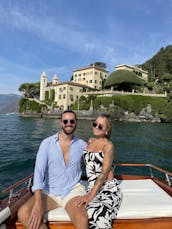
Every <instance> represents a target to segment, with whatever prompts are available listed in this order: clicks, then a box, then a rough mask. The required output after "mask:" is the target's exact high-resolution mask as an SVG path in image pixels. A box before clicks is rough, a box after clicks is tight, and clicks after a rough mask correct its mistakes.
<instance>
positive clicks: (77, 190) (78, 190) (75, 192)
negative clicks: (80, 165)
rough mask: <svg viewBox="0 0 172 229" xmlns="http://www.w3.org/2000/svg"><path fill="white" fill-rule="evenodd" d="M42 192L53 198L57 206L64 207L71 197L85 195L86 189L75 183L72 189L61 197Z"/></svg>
mask: <svg viewBox="0 0 172 229" xmlns="http://www.w3.org/2000/svg"><path fill="white" fill-rule="evenodd" d="M43 194H45V195H47V196H48V197H50V198H51V199H53V200H54V201H55V202H56V203H57V205H58V206H59V207H63V208H65V206H66V204H67V202H68V201H69V200H71V199H72V198H74V197H76V196H83V195H85V194H86V191H85V187H84V186H83V185H82V184H80V183H77V184H76V185H75V186H74V187H73V189H72V190H71V191H70V192H69V193H68V194H67V195H66V196H65V197H64V198H62V197H61V196H56V195H53V194H50V193H48V192H46V191H43Z"/></svg>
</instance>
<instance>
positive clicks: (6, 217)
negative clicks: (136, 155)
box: [0, 164, 172, 229]
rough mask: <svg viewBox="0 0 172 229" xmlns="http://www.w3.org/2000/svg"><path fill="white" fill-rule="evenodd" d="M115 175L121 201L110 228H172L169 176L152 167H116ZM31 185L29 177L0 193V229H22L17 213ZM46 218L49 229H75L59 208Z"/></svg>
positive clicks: (27, 196) (171, 178) (28, 195)
mask: <svg viewBox="0 0 172 229" xmlns="http://www.w3.org/2000/svg"><path fill="white" fill-rule="evenodd" d="M126 168H127V169H126ZM128 168H135V171H134V172H133V171H129V170H128ZM143 169H144V170H143ZM145 170H146V171H145ZM116 171H117V172H116ZM147 173H149V174H147ZM115 174H116V177H117V179H119V182H120V186H121V190H122V194H123V199H122V203H121V206H120V209H119V211H118V216H117V219H116V220H115V221H114V223H113V228H115V229H124V228H125V229H153V228H156V229H162V228H163V229H171V228H172V173H171V172H168V171H166V170H164V169H161V168H159V167H157V166H154V165H151V164H116V165H115ZM31 185H32V175H31V176H29V177H26V178H24V179H22V180H20V181H18V182H17V183H16V184H14V185H12V186H10V187H9V188H7V189H6V190H4V191H3V194H6V193H9V196H8V197H5V198H3V199H2V200H0V229H14V228H16V229H24V227H23V226H22V225H21V223H20V222H19V221H18V220H17V215H16V213H17V209H18V208H19V207H20V206H21V205H22V204H23V203H24V202H25V201H26V200H27V199H28V198H30V196H31V195H32V193H31V191H30V187H31ZM45 218H46V219H47V225H48V227H49V228H50V229H74V226H73V224H72V223H71V221H70V219H69V217H68V215H67V213H66V212H65V210H64V209H62V208H57V209H54V210H52V211H50V212H48V213H47V214H45ZM81 229H82V226H81Z"/></svg>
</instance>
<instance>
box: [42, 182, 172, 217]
mask: <svg viewBox="0 0 172 229" xmlns="http://www.w3.org/2000/svg"><path fill="white" fill-rule="evenodd" d="M120 187H121V191H122V195H123V197H122V203H121V206H120V209H119V211H118V215H117V219H143V218H156V217H172V197H171V196H170V195H168V194H167V193H166V192H165V191H163V190H162V189H161V188H160V187H159V186H158V185H157V184H156V183H154V182H153V181H152V180H151V179H147V180H124V181H120ZM45 218H46V219H47V220H49V221H70V218H69V216H68V214H67V213H66V211H65V210H64V209H63V208H56V209H54V210H51V211H49V212H48V213H47V214H46V215H45Z"/></svg>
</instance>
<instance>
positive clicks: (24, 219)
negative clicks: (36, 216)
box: [18, 194, 58, 229]
mask: <svg viewBox="0 0 172 229" xmlns="http://www.w3.org/2000/svg"><path fill="white" fill-rule="evenodd" d="M34 203H35V198H34V196H32V197H31V198H30V199H29V200H28V201H27V202H26V203H25V204H24V205H22V206H21V207H20V208H19V210H18V218H19V220H20V222H21V223H22V224H23V225H24V226H25V227H26V228H28V229H29V228H30V227H29V218H30V215H31V212H32V209H33V206H34ZM42 203H43V211H44V213H45V212H46V211H49V210H52V209H54V208H57V207H58V204H57V203H56V202H55V201H54V200H53V199H52V198H50V197H48V196H47V195H45V194H42ZM39 229H47V226H46V224H45V223H43V222H42V224H41V225H40V227H39Z"/></svg>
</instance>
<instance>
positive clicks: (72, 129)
mask: <svg viewBox="0 0 172 229" xmlns="http://www.w3.org/2000/svg"><path fill="white" fill-rule="evenodd" d="M75 129H76V126H75V127H73V126H72V128H71V129H70V131H66V128H65V127H63V126H62V130H63V132H64V133H65V134H66V135H70V134H73V133H74V132H75Z"/></svg>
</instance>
